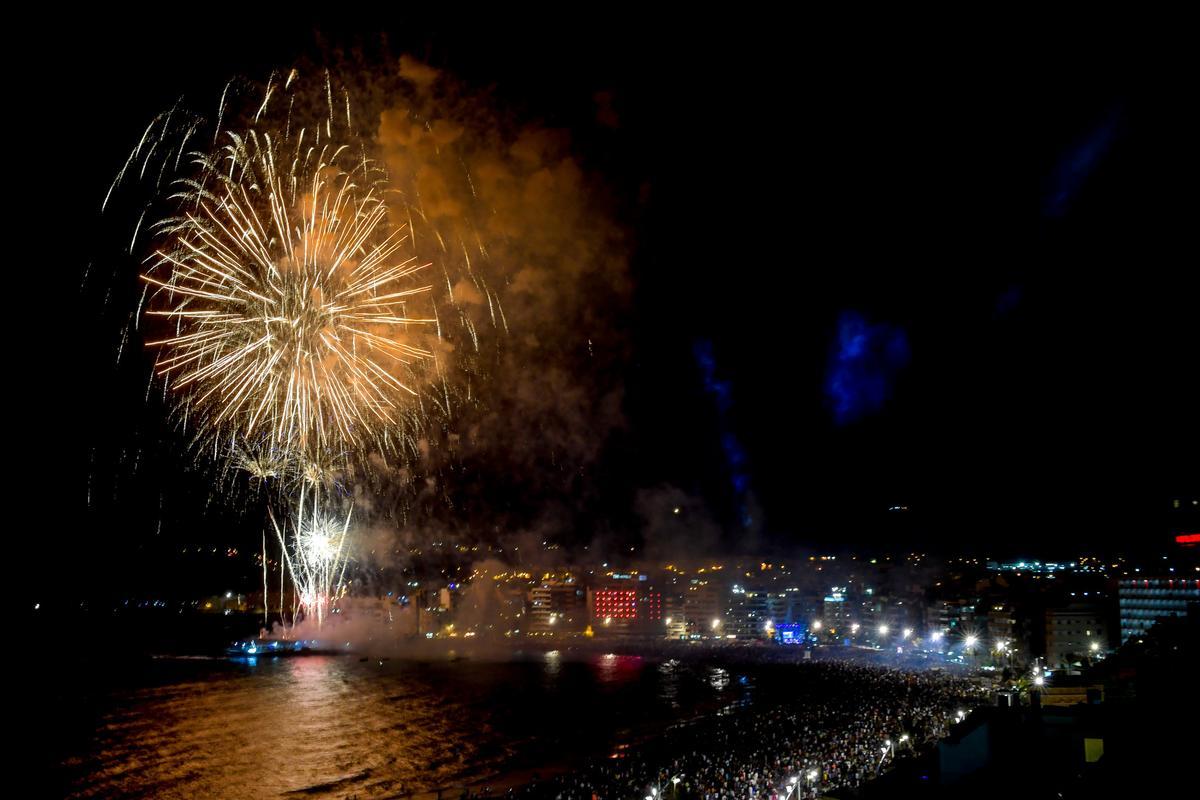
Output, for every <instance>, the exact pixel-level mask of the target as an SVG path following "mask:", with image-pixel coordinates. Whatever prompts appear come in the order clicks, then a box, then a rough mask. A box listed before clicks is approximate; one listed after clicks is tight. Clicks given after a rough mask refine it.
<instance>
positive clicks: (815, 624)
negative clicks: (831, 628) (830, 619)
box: [812, 619, 821, 631]
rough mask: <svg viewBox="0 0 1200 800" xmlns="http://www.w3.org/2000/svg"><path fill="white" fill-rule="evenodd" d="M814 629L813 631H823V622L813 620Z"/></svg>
mask: <svg viewBox="0 0 1200 800" xmlns="http://www.w3.org/2000/svg"><path fill="white" fill-rule="evenodd" d="M812 629H813V630H814V631H819V630H821V620H819V619H817V620H813V624H812Z"/></svg>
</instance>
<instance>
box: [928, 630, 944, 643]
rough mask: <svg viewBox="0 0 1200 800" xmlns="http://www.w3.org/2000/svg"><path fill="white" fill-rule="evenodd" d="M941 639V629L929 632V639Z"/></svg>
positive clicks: (938, 640)
mask: <svg viewBox="0 0 1200 800" xmlns="http://www.w3.org/2000/svg"><path fill="white" fill-rule="evenodd" d="M941 640H942V632H941V631H934V632H933V633H931V634H929V641H931V642H940V641H941Z"/></svg>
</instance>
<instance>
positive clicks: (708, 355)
mask: <svg viewBox="0 0 1200 800" xmlns="http://www.w3.org/2000/svg"><path fill="white" fill-rule="evenodd" d="M692 354H693V356H694V357H695V359H696V366H698V367H699V368H700V378H701V380H702V381H703V384H704V391H705V392H706V393H707V394H708V395H710V396H711V397H712V398H713V402H714V404H715V405H716V407H717V424H718V425H719V426H720V429H721V450H722V451H723V452H724V454H725V464H726V466H728V468H729V482H730V485H731V486H732V487H733V492H734V494H735V495H737V497H738V516H739V517H740V519H741V522H742V525H743V526H744V527H747V528H749V527H750V525H751V524H752V523H753V522H754V520H753V518H752V516H751V513H750V503H749V492H750V473H749V472H748V469H749V458H748V457H747V455H746V451H745V449H743V447H742V443H741V442H740V441H739V440H738V438H737V434H735V433H734V432H733V430H732V428H731V426H730V421H729V411H730V409H731V408H732V407H733V385H732V384H731V383H730V382H729V381H724V380H721V379H719V378H718V377H717V358H716V355H715V354H714V353H713V346H712V342H710V341H707V340H703V339H701V340H699V341H697V342H696V343H695V344H694V345H693V347H692Z"/></svg>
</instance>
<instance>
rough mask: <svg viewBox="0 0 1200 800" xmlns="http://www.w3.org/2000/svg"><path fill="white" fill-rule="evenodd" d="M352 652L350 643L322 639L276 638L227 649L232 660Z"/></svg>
mask: <svg viewBox="0 0 1200 800" xmlns="http://www.w3.org/2000/svg"><path fill="white" fill-rule="evenodd" d="M349 652H351V649H350V642H346V643H345V644H343V645H341V646H338V645H337V644H335V643H333V642H327V641H323V640H321V639H280V638H277V637H274V636H266V637H256V638H254V639H245V640H242V641H237V642H234V643H233V644H231V645H230V646H229V647H227V648H225V655H226V656H228V657H230V658H262V657H266V658H271V657H280V658H283V657H290V656H331V655H343V654H345V653H349Z"/></svg>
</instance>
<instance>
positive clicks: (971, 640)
mask: <svg viewBox="0 0 1200 800" xmlns="http://www.w3.org/2000/svg"><path fill="white" fill-rule="evenodd" d="M978 641H979V637H978V636H976V635H974V634H971V635H970V636H968V637H967V640H966V645H967V649H968V650H970V649H971V648H972V647H974V646H975V644H976V642H978Z"/></svg>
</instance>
